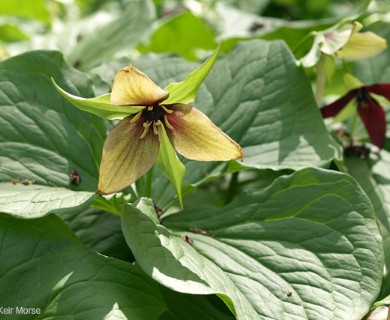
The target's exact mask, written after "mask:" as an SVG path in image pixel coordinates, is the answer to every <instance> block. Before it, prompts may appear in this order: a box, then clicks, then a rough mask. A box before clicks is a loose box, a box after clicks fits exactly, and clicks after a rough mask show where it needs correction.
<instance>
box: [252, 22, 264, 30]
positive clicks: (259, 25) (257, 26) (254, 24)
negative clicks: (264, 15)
mask: <svg viewBox="0 0 390 320" xmlns="http://www.w3.org/2000/svg"><path fill="white" fill-rule="evenodd" d="M263 28H264V23H261V22H256V21H254V22H252V24H251V25H250V26H249V31H250V32H255V31H257V30H260V29H263Z"/></svg>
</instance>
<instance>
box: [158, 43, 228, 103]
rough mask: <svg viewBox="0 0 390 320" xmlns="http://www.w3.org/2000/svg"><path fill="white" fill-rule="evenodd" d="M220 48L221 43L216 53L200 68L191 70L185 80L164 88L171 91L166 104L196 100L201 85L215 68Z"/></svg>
mask: <svg viewBox="0 0 390 320" xmlns="http://www.w3.org/2000/svg"><path fill="white" fill-rule="evenodd" d="M220 49H221V44H219V45H218V47H217V49H215V51H214V53H213V54H212V55H211V56H210V57H209V58H208V59H207V60H206V61H205V62H204V63H203V64H202V65H201V66H200V67H199V68H198V69H196V70H194V71H193V72H191V73H190V74H189V75H188V77H187V78H186V79H185V80H184V81H182V82H174V83H171V84H169V85H168V86H166V87H165V89H164V90H165V91H168V92H169V98H168V99H167V100H165V101H164V104H172V103H184V104H186V103H190V102H192V101H194V100H195V97H196V94H197V92H198V90H199V87H200V85H201V84H202V82H203V80H204V79H205V78H206V77H207V75H208V74H209V72H210V71H211V69H212V68H213V66H214V63H215V61H216V59H217V57H218V53H219V50H220Z"/></svg>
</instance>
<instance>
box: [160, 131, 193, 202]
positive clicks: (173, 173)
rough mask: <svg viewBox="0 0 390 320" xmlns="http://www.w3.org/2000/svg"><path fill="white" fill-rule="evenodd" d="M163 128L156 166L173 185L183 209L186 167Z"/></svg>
mask: <svg viewBox="0 0 390 320" xmlns="http://www.w3.org/2000/svg"><path fill="white" fill-rule="evenodd" d="M161 128H162V132H163V134H162V141H161V144H160V151H159V153H158V156H157V160H156V164H157V166H158V167H159V168H160V170H161V171H162V172H163V173H164V174H165V175H166V177H167V178H168V179H169V181H170V182H171V183H172V184H173V186H174V188H175V190H176V194H177V198H178V200H179V204H180V207H181V208H183V199H182V192H181V186H182V183H183V179H184V174H185V171H186V167H185V166H184V164H183V163H181V161H180V160H179V158H178V157H177V155H176V152H175V149H174V148H173V146H172V144H171V142H170V141H169V138H168V135H167V133H166V131H165V128H164V127H163V126H161Z"/></svg>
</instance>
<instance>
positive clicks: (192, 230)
mask: <svg viewBox="0 0 390 320" xmlns="http://www.w3.org/2000/svg"><path fill="white" fill-rule="evenodd" d="M190 231H191V232H193V233H197V234H201V235H204V236H209V237H211V233H210V232H209V231H206V230H203V229H199V228H190Z"/></svg>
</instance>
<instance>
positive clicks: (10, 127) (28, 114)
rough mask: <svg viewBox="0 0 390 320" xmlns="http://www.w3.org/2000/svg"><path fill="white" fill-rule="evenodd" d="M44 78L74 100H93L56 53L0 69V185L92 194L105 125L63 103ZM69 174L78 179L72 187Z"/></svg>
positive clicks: (31, 55) (86, 83) (36, 53)
mask: <svg viewBox="0 0 390 320" xmlns="http://www.w3.org/2000/svg"><path fill="white" fill-rule="evenodd" d="M50 77H53V78H55V79H56V81H57V82H58V83H59V84H61V85H62V87H64V88H67V90H68V91H70V92H72V93H74V94H77V95H81V96H85V97H88V96H93V92H92V90H91V83H90V82H89V80H88V77H87V76H86V75H85V74H83V73H81V72H78V71H76V70H74V69H70V68H69V67H68V66H67V65H66V64H65V62H64V60H63V58H62V56H61V54H60V53H58V52H50V51H33V52H29V53H26V54H23V55H20V56H16V57H14V58H11V59H8V60H6V61H4V62H2V63H0V146H1V148H0V162H1V171H0V181H1V182H6V181H9V180H10V179H29V180H35V183H36V184H40V185H50V186H61V187H68V188H72V189H74V190H87V191H96V189H97V177H98V165H99V162H100V158H101V150H102V145H103V141H104V138H105V135H106V126H105V123H104V121H103V120H102V119H100V118H98V117H96V116H93V115H90V114H88V113H86V112H82V111H80V110H77V109H76V108H74V107H73V106H72V105H71V104H70V103H68V102H67V101H66V100H64V99H63V98H62V97H61V96H60V95H59V94H58V92H57V91H56V89H55V88H54V87H53V85H52V83H51V80H50ZM72 173H73V174H74V175H78V178H76V179H75V181H73V182H72V178H71V177H70V175H71V174H72Z"/></svg>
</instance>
